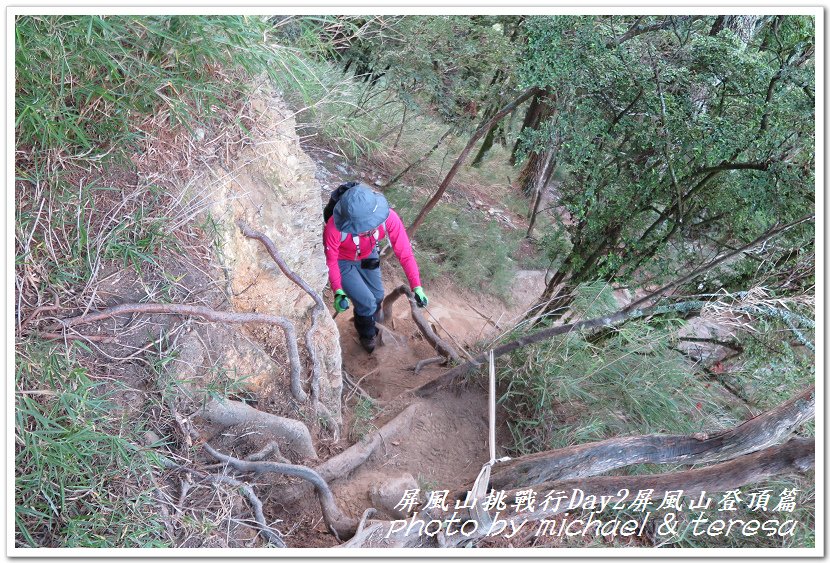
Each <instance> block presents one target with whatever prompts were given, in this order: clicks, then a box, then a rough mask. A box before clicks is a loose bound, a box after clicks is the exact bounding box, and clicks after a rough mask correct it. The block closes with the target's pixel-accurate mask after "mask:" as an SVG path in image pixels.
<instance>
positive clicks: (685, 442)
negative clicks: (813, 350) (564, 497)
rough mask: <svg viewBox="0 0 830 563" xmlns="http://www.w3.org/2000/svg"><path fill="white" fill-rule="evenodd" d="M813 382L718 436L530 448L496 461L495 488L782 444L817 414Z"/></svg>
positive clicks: (722, 455)
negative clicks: (534, 451) (524, 453)
mask: <svg viewBox="0 0 830 563" xmlns="http://www.w3.org/2000/svg"><path fill="white" fill-rule="evenodd" d="M814 413H815V389H814V388H813V387H812V386H811V387H810V388H809V389H807V390H806V391H804V392H803V393H801V394H800V395H798V396H796V397H794V398H793V399H790V400H789V401H787V402H786V403H783V404H781V405H778V406H777V407H775V408H774V409H772V410H769V411H767V412H765V413H764V414H761V415H759V416H756V417H755V418H751V419H749V420H747V421H746V422H744V423H743V424H740V425H738V426H736V427H735V428H732V429H730V430H727V431H724V432H720V433H718V434H715V435H713V436H707V435H706V434H702V433H701V434H694V435H692V436H667V435H661V434H653V435H648V436H628V437H623V438H611V439H609V440H603V441H601V442H593V443H590V444H580V445H577V446H570V447H567V448H561V449H558V450H553V451H547V452H541V453H538V454H531V455H527V456H523V457H521V458H518V459H515V460H511V461H508V462H505V463H500V464H497V465H495V466H494V467H493V471H492V474H491V477H490V484H491V486H492V487H493V488H495V489H506V488H516V487H522V486H530V485H536V484H539V483H542V482H544V481H561V480H565V479H579V478H584V477H590V476H593V475H598V474H600V473H606V472H608V471H611V470H614V469H619V468H620V467H625V466H628V465H633V464H637V463H684V464H686V463H688V464H693V463H712V462H716V461H723V460H727V459H733V458H735V457H737V456H740V455H744V454H748V453H751V452H755V451H759V450H762V449H764V448H768V447H770V446H772V445H774V444H779V443H781V442H782V441H784V440H785V439H786V438H787V437H788V436H790V435H791V434H792V433H793V431H794V430H795V429H797V428H798V427H799V426H801V425H802V424H804V422H806V421H807V420H810V419H811V418H813V416H814Z"/></svg>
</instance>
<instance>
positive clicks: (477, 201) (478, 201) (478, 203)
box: [476, 199, 484, 206]
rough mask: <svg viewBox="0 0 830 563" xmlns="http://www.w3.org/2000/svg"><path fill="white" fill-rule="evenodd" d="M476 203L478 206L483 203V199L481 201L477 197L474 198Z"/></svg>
mask: <svg viewBox="0 0 830 563" xmlns="http://www.w3.org/2000/svg"><path fill="white" fill-rule="evenodd" d="M476 205H479V206H480V205H484V202H483V201H481V200H480V199H477V200H476Z"/></svg>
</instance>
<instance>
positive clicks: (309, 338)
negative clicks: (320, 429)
mask: <svg viewBox="0 0 830 563" xmlns="http://www.w3.org/2000/svg"><path fill="white" fill-rule="evenodd" d="M236 224H237V225H238V226H239V229H240V230H241V231H242V234H243V235H245V236H246V237H248V238H252V239H256V240H258V241H259V242H261V243H262V245H263V246H264V247H265V249H266V250H267V251H268V254H270V255H271V258H273V259H274V262H276V263H277V266H279V269H280V270H281V271H282V273H283V274H285V276H286V277H287V278H288V279H290V280H291V281H292V282H294V283H295V284H297V285H298V286H299V287H300V288H301V289H302V290H303V291H305V292H306V293H308V294H309V295H310V296H311V298H312V299H313V300H314V311H313V312H312V317H311V327H309V329H308V331H307V332H306V335H305V346H306V350H307V351H308V356H309V358H311V400H312V401H313V402H314V407H315V409H316V410H317V411H318V412H319V414H320V415H321V416H322V418H323V420H324V422H325V424H326V425H327V426H328V427H329V429H330V430H332V431H333V432H334V435H335V441H336V440H338V439H339V434H340V433H339V429H338V427H337V424H335V423H334V417H333V416H332V415H331V413H330V412H329V410H328V409H327V408H326V407H325V406H324V405H323V404H322V403H321V402H320V377H321V375H322V368H321V367H320V359H319V358H318V357H317V348H316V347H315V346H314V335H315V334H316V332H317V326H318V321H319V319H320V315H322V314H323V313H325V311H326V305H325V304H324V303H323V299H322V298H321V297H320V295H319V294H318V293H317V292H316V291H314V290H313V289H312V288H311V286H310V285H308V284H307V283H306V282H305V280H304V279H303V278H301V277H300V276H299V275H297V273H296V272H294V270H292V269H291V268H289V267H288V264H286V263H285V260H283V258H282V255H281V254H280V253H279V251H278V250H277V247H276V245H275V244H274V241H272V240H271V238H270V237H269V236H268V235H266V234H265V233H262V232H260V231H255V230H253V229H252V228H251V227H250V226H249V225H248V224H247V223H246V222H245V221H242V220H241V219H240V220H238V221H237V222H236Z"/></svg>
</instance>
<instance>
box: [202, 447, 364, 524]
mask: <svg viewBox="0 0 830 563" xmlns="http://www.w3.org/2000/svg"><path fill="white" fill-rule="evenodd" d="M202 447H204V448H205V451H207V452H208V453H209V454H210V455H212V456H213V457H215V458H216V459H218V460H219V461H222V462H224V463H227V464H228V465H229V466H230V467H232V468H234V469H235V470H237V471H240V472H253V473H278V474H281V475H291V476H294V477H299V478H301V479H305V480H306V481H308V482H309V483H311V484H312V485H314V488H315V489H316V490H317V497H318V498H319V500H320V508H321V509H322V511H323V519H324V520H325V521H326V524H327V525H328V527H329V528H330V529H331V530H332V532H334V534H335V535H336V536H337V537H338V539H340V538H341V537H345V538H349V537H351V536H352V535H354V533H355V530H356V529H357V525H358V523H357V521H356V520H354V519H353V518H349V517H348V516H346V515H345V514H343V512H342V511H341V510H340V508H339V507H338V506H337V501H336V500H335V499H334V495H333V494H332V492H331V489H330V488H329V486H328V483H326V481H325V480H324V479H323V478H322V477H321V476H320V475H319V474H318V473H317V472H316V471H314V470H313V469H311V468H309V467H304V466H302V465H292V464H289V463H277V462H273V461H244V460H241V459H238V458H235V457H233V456H229V455H225V454H222V453H219V452H218V451H216V450H215V449H214V448H213V447H211V445H210V444H208V443H207V442H204V443H203V444H202ZM261 511H262V505H261V504H260V512H261Z"/></svg>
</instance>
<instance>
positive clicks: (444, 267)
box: [386, 187, 521, 300]
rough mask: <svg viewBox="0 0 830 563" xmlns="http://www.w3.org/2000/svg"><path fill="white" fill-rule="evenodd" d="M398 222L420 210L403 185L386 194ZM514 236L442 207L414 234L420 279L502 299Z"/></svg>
mask: <svg viewBox="0 0 830 563" xmlns="http://www.w3.org/2000/svg"><path fill="white" fill-rule="evenodd" d="M386 196H387V198H388V199H389V201H390V203H392V205H393V206H394V207H395V210H396V211H397V212H398V214H400V215H401V218H402V219H403V220H404V222H408V221H410V220H411V219H413V218H414V217H415V214H416V213H417V212H418V211H419V210H420V209H421V204H422V202H421V201H420V200H418V201H413V200H412V198H411V194H410V193H409V190H407V189H406V187H396V188H393V189H390V190H387V191H386ZM520 236H521V235H520V234H519V233H518V232H516V231H506V230H504V229H502V228H501V227H500V226H499V225H498V224H497V223H495V222H493V221H488V220H487V219H485V218H484V217H483V216H480V215H477V214H472V213H470V212H469V211H468V210H466V209H463V208H460V207H456V206H454V205H452V204H449V203H445V204H442V205H440V206H437V207H436V208H435V209H433V210H432V212H431V213H430V214H429V215H427V218H426V220H425V221H424V224H423V226H422V227H421V228H420V230H419V231H418V233H417V239H416V244H415V246H414V249H415V257H416V259H417V260H418V266H419V267H420V269H421V273H422V275H423V276H424V278H425V279H426V280H431V279H435V278H437V277H439V276H445V277H448V278H451V279H453V280H454V281H455V282H457V283H459V284H460V285H462V286H464V287H468V288H471V289H476V290H479V291H484V292H488V293H491V294H494V295H496V296H497V297H499V298H501V299H503V300H508V299H509V298H510V295H511V294H510V289H511V287H510V286H511V284H512V281H513V277H514V276H515V273H516V269H517V264H516V260H515V259H514V258H513V256H514V255H515V253H516V249H517V248H518V246H519V238H520Z"/></svg>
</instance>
